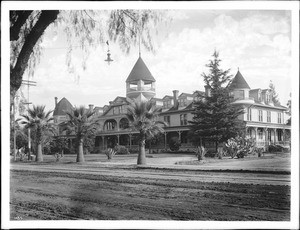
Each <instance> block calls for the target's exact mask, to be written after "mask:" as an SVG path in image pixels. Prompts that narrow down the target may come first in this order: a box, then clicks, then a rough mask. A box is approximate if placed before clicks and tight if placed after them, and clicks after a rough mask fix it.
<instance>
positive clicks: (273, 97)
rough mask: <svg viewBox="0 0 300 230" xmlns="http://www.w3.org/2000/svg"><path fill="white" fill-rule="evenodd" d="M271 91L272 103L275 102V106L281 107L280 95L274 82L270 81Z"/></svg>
mask: <svg viewBox="0 0 300 230" xmlns="http://www.w3.org/2000/svg"><path fill="white" fill-rule="evenodd" d="M269 89H270V91H271V95H272V101H273V103H274V105H280V102H279V99H278V94H277V92H276V90H275V85H274V84H273V82H272V81H270V84H269Z"/></svg>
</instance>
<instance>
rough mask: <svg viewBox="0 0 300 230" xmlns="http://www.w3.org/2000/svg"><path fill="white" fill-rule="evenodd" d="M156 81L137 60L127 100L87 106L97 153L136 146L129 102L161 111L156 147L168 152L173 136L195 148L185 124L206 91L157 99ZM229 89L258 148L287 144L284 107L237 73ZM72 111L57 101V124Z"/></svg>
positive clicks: (55, 114)
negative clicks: (95, 127) (96, 123)
mask: <svg viewBox="0 0 300 230" xmlns="http://www.w3.org/2000/svg"><path fill="white" fill-rule="evenodd" d="M155 82H156V81H155V78H154V77H153V75H152V74H151V72H150V71H149V69H148V68H147V66H146V64H145V63H144V61H143V60H142V58H141V57H139V58H138V60H137V61H136V63H135V65H134V67H133V69H132V70H131V72H130V74H129V75H128V77H127V79H126V97H122V96H117V97H116V98H115V99H114V100H113V101H110V102H109V104H108V105H104V106H103V107H95V108H93V105H89V109H94V110H95V111H96V113H95V116H99V118H100V129H99V131H98V133H97V135H96V141H95V145H96V147H98V148H99V150H105V149H106V148H109V147H114V146H115V145H116V144H117V143H118V144H120V145H124V146H127V147H128V148H133V147H137V145H138V143H137V138H136V136H137V132H136V131H135V130H132V129H131V128H130V126H129V121H128V119H127V118H126V115H125V114H126V113H127V107H128V105H129V104H130V102H131V101H132V100H151V101H152V102H153V103H154V104H155V106H157V107H160V108H161V112H160V114H159V119H160V120H162V121H165V122H166V123H168V126H167V127H165V128H164V133H163V135H162V138H161V140H160V141H159V143H158V144H157V146H156V148H160V149H167V148H168V147H169V146H168V143H169V141H170V139H171V138H172V137H177V138H179V140H180V141H181V143H182V144H181V149H188V148H193V147H194V146H193V143H192V141H191V140H190V138H189V137H188V132H189V130H190V125H189V124H188V121H189V120H192V118H193V115H192V111H193V101H194V100H197V94H198V93H200V94H209V90H208V89H207V88H205V92H202V91H195V92H194V93H181V94H179V91H178V90H173V94H172V95H166V96H164V97H163V98H156V97H155V95H156V87H155ZM229 87H230V89H231V93H232V95H233V96H234V99H235V101H234V102H233V103H235V104H239V105H242V106H243V107H244V109H245V113H244V114H243V115H242V116H241V117H240V119H242V120H244V121H246V127H247V135H248V136H251V137H253V138H255V139H256V142H257V145H258V146H263V147H265V146H267V145H269V144H282V145H287V144H288V143H289V142H287V141H288V140H287V139H286V135H285V134H286V133H287V132H290V128H291V127H290V126H287V125H286V124H285V111H286V109H287V108H286V107H284V106H281V105H274V104H273V102H272V100H271V98H272V95H271V94H270V91H269V90H267V89H264V90H261V89H253V90H251V89H250V87H249V85H248V83H247V82H246V80H245V79H244V77H243V76H242V74H241V73H240V71H238V72H237V74H236V76H235V77H234V79H233V80H232V82H231V84H230V86H229ZM71 108H72V105H71V104H70V103H69V102H68V101H67V99H65V98H63V99H62V100H61V101H60V102H59V103H57V102H56V108H55V111H54V119H55V121H56V123H60V122H61V121H63V120H64V119H66V117H65V111H68V110H69V109H71Z"/></svg>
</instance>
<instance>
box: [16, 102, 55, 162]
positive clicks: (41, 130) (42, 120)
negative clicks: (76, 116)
mask: <svg viewBox="0 0 300 230" xmlns="http://www.w3.org/2000/svg"><path fill="white" fill-rule="evenodd" d="M51 113H52V111H48V112H45V105H37V106H33V108H32V109H28V115H21V116H22V118H23V120H21V122H20V123H21V124H23V125H25V128H30V129H32V130H33V131H34V133H35V140H34V141H35V143H36V161H38V162H42V161H43V152H42V145H43V143H44V141H45V139H46V138H47V136H49V135H50V134H49V132H54V131H55V129H54V126H53V123H51V122H50V121H52V120H53V118H52V117H51V116H50V114H51Z"/></svg>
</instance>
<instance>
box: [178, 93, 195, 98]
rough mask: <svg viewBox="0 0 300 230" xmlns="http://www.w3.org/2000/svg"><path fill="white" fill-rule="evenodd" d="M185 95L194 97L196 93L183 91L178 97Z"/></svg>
mask: <svg viewBox="0 0 300 230" xmlns="http://www.w3.org/2000/svg"><path fill="white" fill-rule="evenodd" d="M183 96H187V97H193V96H194V95H193V94H191V93H181V94H180V95H179V96H178V98H179V97H183Z"/></svg>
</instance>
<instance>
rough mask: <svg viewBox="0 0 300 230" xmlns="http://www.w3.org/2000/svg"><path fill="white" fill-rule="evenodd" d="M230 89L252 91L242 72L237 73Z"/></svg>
mask: <svg viewBox="0 0 300 230" xmlns="http://www.w3.org/2000/svg"><path fill="white" fill-rule="evenodd" d="M229 88H230V89H250V86H249V85H248V83H247V82H246V80H245V79H244V77H243V75H242V74H241V73H240V70H238V72H237V73H236V75H235V77H234V78H233V80H232V82H231V84H230V86H229Z"/></svg>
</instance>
